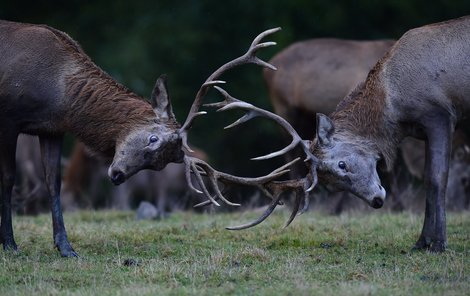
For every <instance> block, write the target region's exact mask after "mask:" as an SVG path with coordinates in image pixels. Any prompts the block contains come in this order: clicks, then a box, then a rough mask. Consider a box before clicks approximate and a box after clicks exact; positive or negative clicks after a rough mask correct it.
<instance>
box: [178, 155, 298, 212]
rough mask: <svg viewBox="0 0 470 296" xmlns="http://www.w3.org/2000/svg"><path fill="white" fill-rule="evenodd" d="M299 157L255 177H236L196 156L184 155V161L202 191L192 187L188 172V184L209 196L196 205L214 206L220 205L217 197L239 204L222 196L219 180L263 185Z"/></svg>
mask: <svg viewBox="0 0 470 296" xmlns="http://www.w3.org/2000/svg"><path fill="white" fill-rule="evenodd" d="M299 159H300V158H296V159H294V160H292V161H291V162H289V163H286V164H284V165H283V166H281V167H279V168H277V169H275V170H274V171H272V172H271V173H269V174H267V175H265V176H261V177H255V178H245V177H238V176H234V175H231V174H227V173H223V172H220V171H217V170H215V169H214V168H212V167H211V166H210V165H209V164H208V163H207V162H205V161H203V160H201V159H198V158H194V157H190V156H185V157H184V162H185V164H186V173H187V172H188V171H192V172H193V173H194V174H195V175H196V180H197V182H198V184H199V186H200V187H201V189H202V192H201V191H200V190H198V189H196V188H195V187H194V185H193V184H192V180H191V177H190V176H189V177H188V173H187V175H186V177H187V182H188V184H190V188H191V189H192V190H193V191H195V192H197V193H204V195H206V196H207V198H209V200H208V201H205V202H202V203H199V204H197V205H196V206H203V205H208V204H209V203H212V204H214V205H216V206H220V204H219V203H218V202H217V199H220V200H222V201H223V202H225V203H226V204H228V205H231V206H240V204H238V203H232V202H230V201H229V200H227V199H226V198H225V197H224V195H223V194H222V192H221V191H220V188H219V186H218V182H219V181H220V182H222V183H236V184H243V185H248V186H263V185H264V184H267V183H269V182H271V181H273V180H274V179H277V178H279V177H280V176H282V175H284V174H286V173H288V172H289V170H288V169H287V168H288V167H289V166H291V165H292V164H294V163H295V162H297V161H298V160H299ZM199 169H201V171H203V172H204V173H205V175H206V176H207V177H208V179H209V181H210V184H211V187H212V188H213V190H214V191H215V194H216V197H212V195H211V194H210V192H209V190H208V189H207V187H206V185H205V184H204V182H203V180H202V176H201V172H200V171H199ZM196 206H195V207H196Z"/></svg>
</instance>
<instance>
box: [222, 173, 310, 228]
mask: <svg viewBox="0 0 470 296" xmlns="http://www.w3.org/2000/svg"><path fill="white" fill-rule="evenodd" d="M307 184H308V183H307V178H303V179H298V180H289V181H280V182H270V183H267V184H266V185H264V187H265V188H264V189H265V190H268V188H269V189H270V190H271V191H273V194H272V196H273V200H272V202H271V203H270V204H269V206H268V208H267V209H266V211H264V213H263V214H262V215H261V216H259V217H258V218H257V219H256V220H254V221H252V222H249V223H246V224H242V225H239V226H231V227H226V229H228V230H242V229H246V228H250V227H253V226H256V225H258V224H260V223H261V222H263V221H264V220H266V218H267V217H268V216H269V215H271V213H272V212H273V211H274V209H275V208H276V207H277V206H278V205H279V204H281V203H280V199H281V194H282V193H283V192H285V191H286V190H289V189H290V190H294V191H295V192H296V194H295V202H294V206H293V207H292V212H291V214H290V216H289V219H288V220H287V222H286V224H285V225H284V228H286V227H287V226H289V225H290V224H291V222H292V221H293V220H294V219H295V217H296V216H297V215H298V214H299V215H300V214H302V213H303V211H304V210H306V209H305V205H307V206H308V202H307V199H308V196H307V195H308V193H307V191H306V186H307ZM300 189H303V190H300ZM301 191H302V192H301ZM268 192H269V191H268ZM302 202H304V208H303V209H302V210H301V212H300V213H299V209H300V205H301V204H302Z"/></svg>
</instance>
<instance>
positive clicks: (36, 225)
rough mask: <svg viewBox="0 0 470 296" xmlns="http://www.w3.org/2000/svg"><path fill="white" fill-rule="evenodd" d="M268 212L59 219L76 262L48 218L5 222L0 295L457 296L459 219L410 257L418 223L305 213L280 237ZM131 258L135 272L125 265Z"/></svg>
mask: <svg viewBox="0 0 470 296" xmlns="http://www.w3.org/2000/svg"><path fill="white" fill-rule="evenodd" d="M288 214H289V213H287V212H284V211H279V212H276V213H275V214H273V215H272V216H271V217H269V218H268V220H267V221H266V222H265V223H263V224H261V225H259V226H257V227H255V228H252V229H249V230H244V231H238V232H233V231H228V230H225V229H224V227H225V226H229V225H234V224H239V223H242V222H246V221H247V220H249V219H252V218H254V217H255V216H256V215H258V213H254V212H246V213H235V214H214V215H208V214H207V215H198V214H191V213H177V214H174V215H172V216H171V218H169V219H167V220H164V221H134V216H133V214H132V213H122V212H81V213H74V214H66V215H65V221H66V225H67V227H68V233H69V238H70V241H71V242H72V245H73V246H74V248H75V250H76V251H77V252H78V253H79V254H80V255H81V258H80V259H65V258H60V257H59V253H58V252H57V251H56V250H55V249H53V247H52V245H53V244H52V232H51V231H52V230H51V229H52V226H51V221H50V217H49V215H42V216H39V217H15V218H14V221H13V222H14V228H15V234H16V241H17V243H18V245H19V247H20V251H19V252H18V253H11V252H1V251H0V254H1V255H0V294H1V295H23V294H36V295H55V294H67V295H89V294H97V295H129V294H132V295H156V294H158V295H165V294H169V295H186V294H191V295H194V294H197V295H228V294H234V295H332V294H334V295H365V294H373V295H390V294H393V295H410V294H415V295H429V294H436V295H465V294H466V295H468V291H469V290H470V239H469V238H470V214H469V213H462V214H450V215H449V216H448V240H449V250H448V251H447V252H446V253H444V254H441V255H436V254H432V253H429V252H411V251H410V247H411V246H412V244H413V243H414V241H415V240H416V239H417V237H418V234H419V232H420V230H421V225H422V216H419V215H415V214H410V213H404V214H399V215H397V214H380V213H375V214H349V215H342V216H339V217H331V216H325V215H321V214H319V213H306V214H304V215H303V216H300V217H298V218H297V219H296V220H295V221H294V222H293V223H292V225H291V226H289V227H288V228H286V229H282V225H283V223H284V221H285V220H286V219H287V217H288ZM129 259H132V260H134V261H135V262H136V264H134V265H132V264H131V265H130V266H126V265H125V264H124V262H125V261H126V260H128V261H129Z"/></svg>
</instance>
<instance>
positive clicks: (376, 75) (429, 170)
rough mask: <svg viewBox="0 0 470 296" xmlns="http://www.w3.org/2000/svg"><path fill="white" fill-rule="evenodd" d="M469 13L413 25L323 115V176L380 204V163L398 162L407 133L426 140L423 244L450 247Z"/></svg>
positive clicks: (468, 87)
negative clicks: (449, 212) (452, 174)
mask: <svg viewBox="0 0 470 296" xmlns="http://www.w3.org/2000/svg"><path fill="white" fill-rule="evenodd" d="M468 40H470V18H469V17H463V18H459V19H455V20H451V21H448V22H443V23H438V24H433V25H428V26H424V27H421V28H417V29H413V30H410V31H408V32H407V33H406V34H405V35H403V37H402V38H401V39H400V40H399V41H398V42H397V43H396V44H395V45H394V46H393V47H392V49H391V50H390V51H389V53H388V54H387V55H386V56H385V57H384V58H383V59H382V60H380V61H379V62H378V63H377V64H376V66H375V67H374V68H373V69H372V71H371V72H370V73H369V75H368V78H367V80H366V81H365V83H364V84H361V85H359V86H358V87H357V88H356V89H355V90H354V91H353V92H351V93H350V95H349V96H348V97H346V98H345V99H344V100H343V101H341V102H340V104H339V105H338V107H337V109H336V111H335V112H334V113H333V114H332V115H331V119H330V118H328V117H327V116H325V115H319V116H318V118H317V139H316V142H315V144H314V146H313V150H314V154H315V155H316V156H317V157H318V158H319V165H318V176H319V179H320V180H322V181H323V182H326V183H329V184H332V185H334V186H336V187H338V188H341V189H344V190H348V191H351V192H353V193H355V194H356V195H357V196H359V197H360V198H362V199H364V200H365V201H367V202H368V203H369V204H370V205H371V206H372V207H374V208H380V207H381V206H382V205H383V201H384V199H385V190H384V189H383V188H382V186H381V185H380V180H379V179H378V175H377V171H376V167H377V164H378V163H379V160H383V164H384V165H385V166H386V167H387V168H391V167H392V165H393V162H394V159H395V156H396V149H397V147H398V145H399V143H400V141H401V140H402V139H403V138H404V137H405V136H413V137H417V138H420V139H424V140H426V161H425V185H426V212H425V221H424V226H423V230H422V233H421V236H420V238H419V240H418V242H417V243H416V248H419V249H422V248H431V250H433V251H443V250H444V249H445V248H446V244H447V240H446V226H445V222H446V221H445V192H446V186H447V178H448V171H449V159H450V153H451V142H452V135H453V132H454V129H455V127H456V126H457V125H458V124H459V125H460V124H461V125H462V126H468V125H467V124H466V123H465V121H466V120H467V119H466V118H465V114H466V113H467V112H468V111H469V109H470V83H469V81H470V42H468ZM467 132H468V131H467Z"/></svg>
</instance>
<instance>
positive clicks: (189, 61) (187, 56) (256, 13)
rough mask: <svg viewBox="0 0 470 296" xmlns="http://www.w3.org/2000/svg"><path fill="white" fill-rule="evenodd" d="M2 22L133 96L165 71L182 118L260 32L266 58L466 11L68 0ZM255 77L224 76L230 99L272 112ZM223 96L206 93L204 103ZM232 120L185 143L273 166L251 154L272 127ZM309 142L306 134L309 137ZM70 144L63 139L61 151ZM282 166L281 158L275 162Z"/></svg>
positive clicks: (216, 159) (256, 169)
mask: <svg viewBox="0 0 470 296" xmlns="http://www.w3.org/2000/svg"><path fill="white" fill-rule="evenodd" d="M0 3H1V4H0V18H2V19H7V20H12V21H20V22H29V23H42V24H47V25H50V26H53V27H55V28H58V29H60V30H62V31H65V32H67V33H68V34H69V35H70V36H71V37H72V38H74V39H75V40H77V41H78V42H79V43H80V44H81V45H82V47H83V48H84V49H85V51H86V52H87V53H88V55H89V56H91V57H92V59H93V60H94V61H95V63H96V64H97V65H99V66H100V67H101V68H102V69H104V70H105V71H107V72H108V73H109V74H110V75H112V76H113V77H114V78H115V79H116V80H118V81H119V82H121V83H123V84H124V85H126V86H127V87H129V88H130V89H132V90H133V91H135V92H136V93H138V94H140V95H142V96H144V97H149V95H150V93H151V90H152V87H153V84H154V82H155V80H156V78H157V77H158V76H159V75H160V74H162V73H166V74H168V76H169V89H170V94H171V96H172V102H173V105H174V111H175V114H176V116H177V118H178V120H179V121H180V122H184V119H185V117H186V114H187V112H188V110H189V107H190V105H191V103H192V100H193V98H194V95H195V93H196V92H197V90H198V88H199V86H200V84H201V83H202V82H203V81H204V80H205V79H206V77H207V76H208V75H209V74H210V73H212V71H214V70H215V69H216V68H217V67H218V66H220V65H222V64H223V63H225V62H227V61H228V60H230V59H233V58H235V57H237V56H239V55H241V54H242V53H244V52H245V50H246V49H247V48H248V46H249V44H250V43H251V41H252V39H253V38H254V37H255V36H256V35H257V34H258V33H260V32H262V31H263V30H265V29H268V28H272V27H278V26H280V27H282V29H283V30H282V31H281V32H278V33H276V34H275V35H273V36H272V37H271V38H270V39H271V40H274V41H276V42H277V43H278V45H277V46H275V47H272V48H268V49H266V50H263V51H262V52H261V53H260V56H261V57H263V58H265V59H269V58H271V57H272V56H273V55H274V54H275V53H276V52H278V51H280V50H282V49H283V48H285V47H287V46H288V45H290V44H291V43H293V42H295V41H300V40H304V39H310V38H317V37H338V38H348V39H383V38H395V39H398V38H399V37H400V36H401V35H402V34H403V33H404V32H406V31H407V30H409V29H411V28H414V27H418V26H422V25H425V24H428V23H433V22H438V21H443V20H447V19H451V18H456V17H459V16H463V15H466V14H470V1H468V0H452V1H449V0H437V1H425V0H381V1H378V0H361V1H352V0H340V1H331V0H328V1H327V0H289V1H272V0H257V1H253V0H239V1H215V0H199V1H196V0H193V1H170V0H163V1H162V0H158V1H157V0H140V1H128V0H115V1H105V0H95V1H86V0H69V1H52V0H50V1H22V0H15V1H11V0H2V1H0ZM261 73H262V71H261V69H260V68H257V67H255V66H244V67H242V68H239V69H236V70H235V71H233V72H231V73H229V74H227V75H224V77H223V79H225V80H227V81H228V84H227V85H226V86H225V88H226V89H227V90H228V91H229V92H230V93H231V94H232V95H233V96H235V97H238V98H240V99H246V100H248V101H250V102H252V103H254V104H256V105H257V106H260V107H263V108H266V109H271V106H270V103H269V99H268V95H267V91H266V88H265V85H264V83H263V80H262V75H261ZM219 98H220V97H219V96H218V95H217V94H216V93H215V92H211V93H210V94H209V96H208V98H207V99H208V101H209V100H217V99H219ZM237 115H240V113H238V114H212V113H211V114H210V115H208V116H206V117H201V118H198V120H197V121H196V123H195V126H194V129H193V131H192V132H191V137H190V142H191V143H193V145H194V146H196V147H200V148H202V149H203V150H205V151H206V152H207V153H208V154H209V155H210V161H211V162H212V163H213V164H215V166H216V167H218V168H221V169H224V170H226V171H229V172H232V173H238V174H244V175H258V174H261V173H265V172H266V171H267V170H269V169H271V168H273V166H274V165H276V163H275V162H267V163H259V164H256V165H253V164H252V163H249V158H250V157H254V156H258V155H261V154H263V153H266V152H269V151H274V150H276V149H278V148H279V147H280V146H281V145H282V144H283V140H282V137H281V134H280V133H279V130H278V129H277V127H275V126H273V125H272V124H270V122H266V121H263V120H257V121H254V122H251V123H249V124H246V125H245V126H243V127H240V128H237V129H235V130H232V131H224V130H223V129H222V128H223V126H225V125H227V124H229V123H231V120H234V119H236V116H237ZM312 136H313V135H312ZM70 146H71V141H70V140H69V141H68V147H70ZM280 161H282V160H278V162H280Z"/></svg>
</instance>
